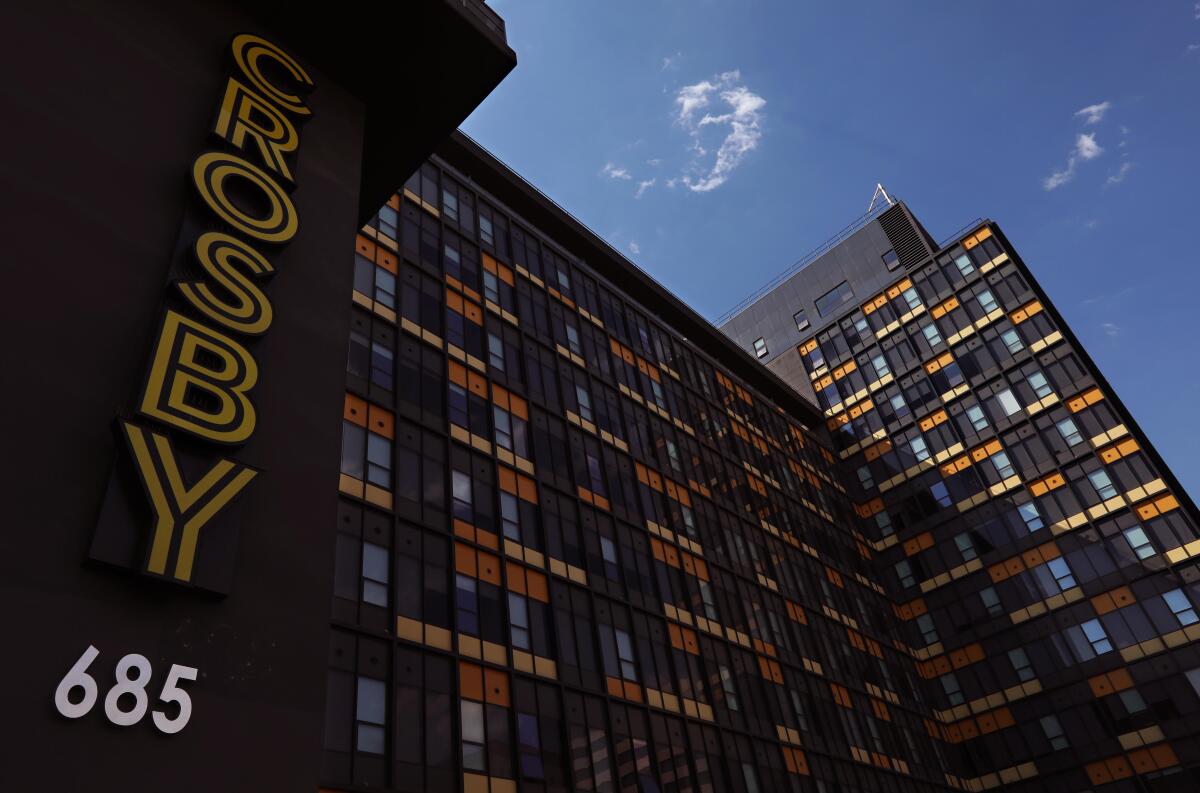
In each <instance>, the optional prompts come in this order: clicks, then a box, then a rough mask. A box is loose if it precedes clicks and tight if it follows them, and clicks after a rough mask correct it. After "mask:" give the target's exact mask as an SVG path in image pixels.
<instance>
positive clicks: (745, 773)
mask: <svg viewBox="0 0 1200 793" xmlns="http://www.w3.org/2000/svg"><path fill="white" fill-rule="evenodd" d="M742 779H744V780H746V793H759V789H758V774H756V773H755V771H754V766H752V765H750V764H749V763H742Z"/></svg>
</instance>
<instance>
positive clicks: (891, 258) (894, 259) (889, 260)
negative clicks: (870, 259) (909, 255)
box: [880, 248, 900, 270]
mask: <svg viewBox="0 0 1200 793" xmlns="http://www.w3.org/2000/svg"><path fill="white" fill-rule="evenodd" d="M880 258H882V259H883V266H884V267H886V268H888V269H889V270H895V269H896V268H897V267H899V266H900V257H899V256H897V255H896V251H895V250H894V249H893V248H888V249H887V250H886V251H885V252H884V254H883V256H882V257H880Z"/></svg>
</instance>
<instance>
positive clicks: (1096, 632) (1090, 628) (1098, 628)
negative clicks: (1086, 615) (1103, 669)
mask: <svg viewBox="0 0 1200 793" xmlns="http://www.w3.org/2000/svg"><path fill="white" fill-rule="evenodd" d="M1079 628H1080V630H1082V631H1083V635H1084V638H1086V639H1087V640H1088V643H1089V644H1090V645H1091V646H1092V651H1093V652H1094V653H1096V655H1103V654H1104V653H1107V652H1111V651H1112V648H1113V647H1112V642H1110V641H1109V640H1108V634H1107V633H1105V632H1104V626H1103V625H1101V624H1100V620H1088V621H1087V622H1085V623H1083V624H1082V625H1080V626H1079Z"/></svg>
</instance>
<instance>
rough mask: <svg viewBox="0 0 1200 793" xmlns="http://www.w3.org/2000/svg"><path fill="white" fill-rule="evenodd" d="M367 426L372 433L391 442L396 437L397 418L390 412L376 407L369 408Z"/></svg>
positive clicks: (369, 406)
mask: <svg viewBox="0 0 1200 793" xmlns="http://www.w3.org/2000/svg"><path fill="white" fill-rule="evenodd" d="M367 424H368V425H369V427H370V430H371V432H374V433H375V434H376V435H382V436H383V437H385V438H387V439H388V440H391V439H392V438H395V437H396V417H395V416H394V415H392V412H391V411H389V410H384V409H383V408H381V407H377V406H375V405H368V406H367Z"/></svg>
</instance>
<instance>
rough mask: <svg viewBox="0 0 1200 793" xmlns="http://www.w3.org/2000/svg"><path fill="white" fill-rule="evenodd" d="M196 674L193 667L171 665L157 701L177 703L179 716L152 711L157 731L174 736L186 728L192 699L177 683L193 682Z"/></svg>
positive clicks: (190, 713)
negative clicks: (181, 681)
mask: <svg viewBox="0 0 1200 793" xmlns="http://www.w3.org/2000/svg"><path fill="white" fill-rule="evenodd" d="M197 674H198V671H197V669H196V667H194V666H182V665H180V664H171V670H170V671H169V672H167V682H165V683H163V688H162V693H160V694H159V695H158V699H159V701H161V702H177V703H179V715H178V716H176V717H175V718H173V719H170V718H167V716H166V714H165V713H163V712H162V711H161V710H156V711H154V713H153V714H151V715H152V716H153V717H154V726H155V727H157V728H158V729H159V731H161V732H165V733H166V734H167V735H174V734H175V733H177V732H179V731H180V730H182V729H183V728H184V727H186V726H187V723H188V719H190V718H191V717H192V698H191V697H189V696H188V694H187V692H186V691H184V690H183V689H181V688H180V687H179V686H178V685H177V683H178V682H179V681H180V680H195V679H196V675H197ZM92 687H93V690H94V688H95V683H93V684H92Z"/></svg>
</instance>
